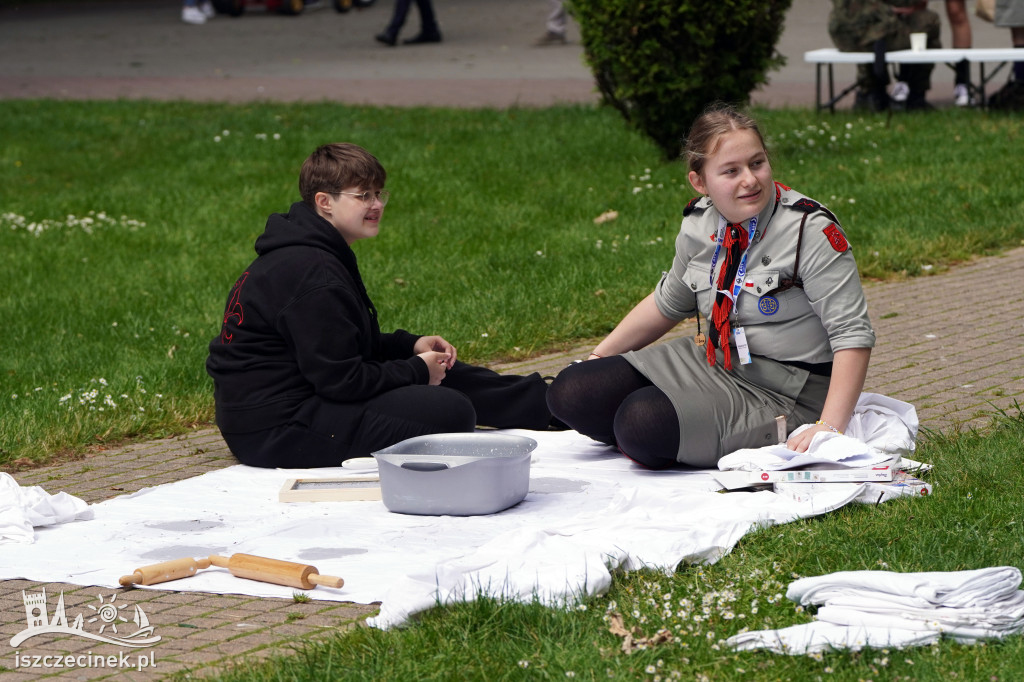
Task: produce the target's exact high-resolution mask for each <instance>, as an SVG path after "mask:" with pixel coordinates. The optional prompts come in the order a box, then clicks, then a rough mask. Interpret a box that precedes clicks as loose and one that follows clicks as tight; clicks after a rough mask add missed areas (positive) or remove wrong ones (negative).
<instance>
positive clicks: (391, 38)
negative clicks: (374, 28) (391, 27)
mask: <svg viewBox="0 0 1024 682" xmlns="http://www.w3.org/2000/svg"><path fill="white" fill-rule="evenodd" d="M374 38H375V39H376V40H377V42H378V43H384V44H385V45H388V46H390V47H394V46H395V43H397V42H398V36H397V35H395V34H394V33H392V32H391V31H382V32H380V33H378V34H377V35H376V36H374ZM405 42H409V41H408V40H407V41H405Z"/></svg>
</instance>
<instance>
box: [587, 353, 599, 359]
mask: <svg viewBox="0 0 1024 682" xmlns="http://www.w3.org/2000/svg"><path fill="white" fill-rule="evenodd" d="M587 357H588V358H597V359H599V360H600V359H601V356H600V355H598V354H597V353H591V354H590V355H588V356H587Z"/></svg>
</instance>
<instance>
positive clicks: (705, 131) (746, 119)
mask: <svg viewBox="0 0 1024 682" xmlns="http://www.w3.org/2000/svg"><path fill="white" fill-rule="evenodd" d="M733 130H752V131H754V133H756V134H757V139H759V140H760V141H761V146H762V147H764V150H765V153H766V154H767V153H768V147H767V145H765V143H764V136H763V135H762V134H761V130H760V128H758V127H757V121H755V120H754V119H752V118H751V117H750V116H747V115H746V114H744V113H742V112H740V111H738V110H737V109H736V108H734V107H732V106H730V105H728V104H722V103H721V102H716V103H715V104H712V105H711V106H709V107H708V108H707V109H705V110H704V113H703V114H701V115H700V116H698V117H697V119H696V120H695V121H694V122H693V126H691V127H690V134H689V135H688V136H687V138H686V143H685V144H684V145H683V157H684V158H685V159H686V165H687V167H688V168H689V169H690V170H692V171H693V172H694V173H696V174H697V175H701V176H702V174H703V172H704V162H705V161H707V158H708V157H709V156H711V155H712V154H714V153H715V152H716V151H717V150H718V143H719V140H720V139H721V137H722V135H725V134H726V133H728V132H731V131H733Z"/></svg>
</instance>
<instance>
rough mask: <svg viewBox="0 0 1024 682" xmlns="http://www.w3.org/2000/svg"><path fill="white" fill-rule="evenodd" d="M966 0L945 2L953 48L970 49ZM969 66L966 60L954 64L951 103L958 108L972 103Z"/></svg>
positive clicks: (970, 39) (969, 24) (970, 38)
mask: <svg viewBox="0 0 1024 682" xmlns="http://www.w3.org/2000/svg"><path fill="white" fill-rule="evenodd" d="M966 5H967V3H966V0H946V18H947V19H949V28H950V30H951V31H952V33H953V47H954V48H964V49H967V48H970V47H971V42H972V37H971V21H970V19H969V18H968V16H967V6H966ZM970 85H971V65H970V63H969V62H968V61H967V60H966V59H962V60H960V61H959V62H957V63H956V77H955V80H954V81H953V101H954V103H955V104H956V105H957V106H958V107H966V106H970V105H971V104H973V103H974V98H973V97H972V96H971V88H970Z"/></svg>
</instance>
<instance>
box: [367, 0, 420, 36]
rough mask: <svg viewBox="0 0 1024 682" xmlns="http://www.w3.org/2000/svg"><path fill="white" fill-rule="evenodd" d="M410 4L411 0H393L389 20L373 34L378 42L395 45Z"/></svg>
mask: <svg viewBox="0 0 1024 682" xmlns="http://www.w3.org/2000/svg"><path fill="white" fill-rule="evenodd" d="M411 4H412V0H395V6H394V8H393V9H392V10H391V21H389V22H388V25H387V28H385V29H384V30H383V31H381V32H380V33H378V34H377V35H376V36H375V38H376V40H377V42H378V43H384V44H385V45H390V46H391V47H394V46H395V44H396V43H397V42H398V32H399V31H401V30H402V25H403V24H404V23H405V17H406V15H407V14H409V5H411Z"/></svg>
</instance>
